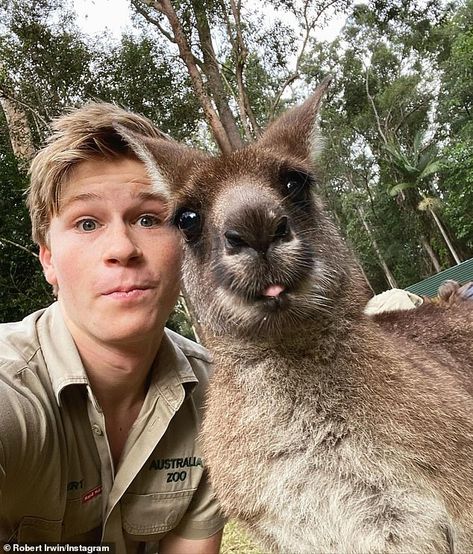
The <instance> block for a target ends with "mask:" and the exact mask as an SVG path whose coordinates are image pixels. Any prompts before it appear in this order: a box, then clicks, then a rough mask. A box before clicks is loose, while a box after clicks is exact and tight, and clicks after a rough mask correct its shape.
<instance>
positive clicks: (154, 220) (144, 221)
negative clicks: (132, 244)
mask: <svg viewBox="0 0 473 554" xmlns="http://www.w3.org/2000/svg"><path fill="white" fill-rule="evenodd" d="M160 223H161V220H160V219H159V217H157V216H155V215H151V214H145V215H142V216H140V217H139V218H138V224H139V225H141V227H156V226H157V225H159V224H160Z"/></svg>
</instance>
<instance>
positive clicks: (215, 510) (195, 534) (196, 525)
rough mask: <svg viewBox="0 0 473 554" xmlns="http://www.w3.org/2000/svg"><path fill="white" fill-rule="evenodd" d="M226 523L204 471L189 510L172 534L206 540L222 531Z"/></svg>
mask: <svg viewBox="0 0 473 554" xmlns="http://www.w3.org/2000/svg"><path fill="white" fill-rule="evenodd" d="M225 523H226V518H225V517H224V516H223V514H222V509H221V507H220V504H219V502H218V501H217V499H216V498H215V494H214V492H213V489H212V487H211V486H210V484H209V482H208V476H207V472H206V471H204V474H203V476H202V479H201V481H200V484H199V487H198V488H197V490H196V492H195V494H194V496H193V498H192V500H191V503H190V505H189V509H188V510H187V512H186V513H185V514H184V517H183V518H182V519H181V521H180V522H179V525H178V526H177V527H176V528H175V529H173V531H172V532H173V533H175V534H176V535H179V536H180V537H182V538H184V539H206V538H207V537H210V536H212V535H214V534H215V533H217V531H220V530H221V529H222V528H223V526H224V525H225Z"/></svg>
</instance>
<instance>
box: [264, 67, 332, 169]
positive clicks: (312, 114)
mask: <svg viewBox="0 0 473 554" xmlns="http://www.w3.org/2000/svg"><path fill="white" fill-rule="evenodd" d="M331 81H332V78H331V77H330V76H329V77H326V78H325V79H324V80H323V81H322V82H321V83H320V85H319V86H318V87H317V88H316V89H315V91H314V92H313V93H312V94H311V96H310V97H309V98H308V99H307V100H306V101H305V102H304V103H303V104H301V105H300V106H296V107H295V108H292V109H290V110H288V111H286V112H284V113H283V114H282V115H281V116H280V117H279V118H278V119H276V120H275V121H274V122H273V123H272V124H271V125H270V126H269V127H268V128H267V129H266V131H265V132H264V133H263V135H262V137H261V138H260V139H259V140H258V141H257V143H256V146H258V147H263V148H265V149H270V150H273V151H275V152H276V153H278V152H279V153H283V154H286V155H289V156H295V157H297V158H300V159H303V160H307V161H308V162H309V163H310V162H312V161H313V160H314V159H316V158H317V156H318V155H319V154H320V152H321V151H322V148H323V141H322V139H321V138H320V136H319V126H318V116H319V113H320V108H321V105H322V100H323V98H324V96H325V93H326V92H327V89H328V87H329V85H330V83H331Z"/></svg>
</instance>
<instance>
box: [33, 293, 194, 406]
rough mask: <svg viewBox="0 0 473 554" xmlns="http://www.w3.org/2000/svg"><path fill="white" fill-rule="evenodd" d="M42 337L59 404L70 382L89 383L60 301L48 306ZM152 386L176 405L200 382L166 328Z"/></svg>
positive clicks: (40, 329)
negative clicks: (183, 393) (183, 395)
mask: <svg viewBox="0 0 473 554" xmlns="http://www.w3.org/2000/svg"><path fill="white" fill-rule="evenodd" d="M37 329H38V337H39V341H40V344H41V349H42V353H43V357H44V360H45V362H46V367H47V370H48V373H49V377H50V379H51V384H52V387H53V391H54V395H55V397H56V401H57V403H58V405H60V404H61V392H62V391H63V389H64V388H65V387H67V386H69V385H77V384H81V385H89V379H88V377H87V373H86V372H85V369H84V366H83V364H82V360H81V358H80V355H79V352H78V351H77V348H76V345H75V343H74V339H73V338H72V336H71V334H70V332H69V330H68V328H67V326H66V323H65V321H64V317H63V315H62V311H61V307H60V306H59V303H58V302H55V303H54V304H52V305H51V306H50V307H49V308H47V309H46V310H45V311H44V313H43V315H42V316H41V318H40V319H39V321H38V326H37ZM152 372H153V374H152V377H151V383H150V388H151V387H153V388H156V389H157V391H159V392H160V393H161V394H162V395H163V396H164V398H165V400H166V401H167V402H168V403H169V404H170V405H171V406H173V407H176V406H177V404H178V403H180V402H182V398H181V396H182V391H183V389H184V392H185V393H186V394H189V393H190V392H191V391H192V389H193V388H194V387H195V386H196V384H197V383H198V380H197V377H196V376H195V373H194V371H193V370H192V367H191V365H190V363H189V361H188V359H187V357H186V356H185V354H184V352H183V351H182V350H181V349H180V348H179V347H178V346H177V345H176V344H175V342H174V341H173V340H172V333H171V332H169V331H168V330H167V329H165V330H164V334H163V338H162V341H161V345H160V347H159V351H158V354H157V356H156V359H155V362H154V364H153V369H152Z"/></svg>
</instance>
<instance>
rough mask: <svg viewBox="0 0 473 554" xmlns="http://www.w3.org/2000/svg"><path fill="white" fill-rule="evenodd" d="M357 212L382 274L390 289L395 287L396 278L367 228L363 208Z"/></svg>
mask: <svg viewBox="0 0 473 554" xmlns="http://www.w3.org/2000/svg"><path fill="white" fill-rule="evenodd" d="M357 210H358V214H359V216H360V219H361V222H362V223H363V226H364V228H365V229H366V232H367V233H368V236H369V238H370V241H371V245H372V246H373V250H374V251H375V252H376V256H377V257H378V260H379V263H380V265H381V267H382V268H383V271H384V274H385V276H386V279H387V281H388V283H389V286H390V287H391V288H392V289H397V288H398V284H397V282H396V279H395V278H394V275H393V274H392V273H391V270H390V269H389V267H388V264H387V263H386V262H385V260H384V258H383V255H382V254H381V250H380V249H379V246H378V243H377V242H376V239H375V238H374V236H373V233H372V232H371V229H370V228H369V225H368V222H367V221H366V219H365V215H364V213H363V210H362V209H361V208H360V207H358V208H357Z"/></svg>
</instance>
